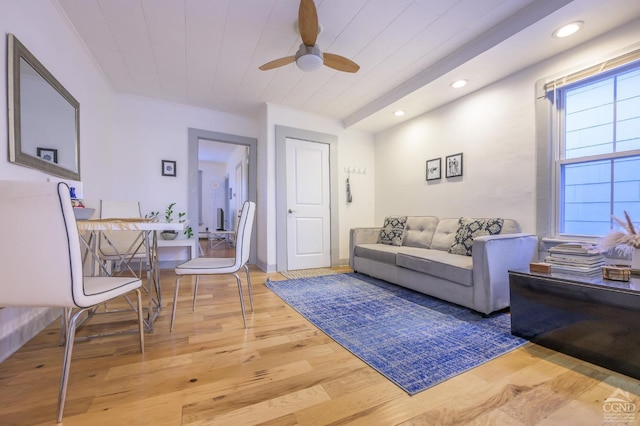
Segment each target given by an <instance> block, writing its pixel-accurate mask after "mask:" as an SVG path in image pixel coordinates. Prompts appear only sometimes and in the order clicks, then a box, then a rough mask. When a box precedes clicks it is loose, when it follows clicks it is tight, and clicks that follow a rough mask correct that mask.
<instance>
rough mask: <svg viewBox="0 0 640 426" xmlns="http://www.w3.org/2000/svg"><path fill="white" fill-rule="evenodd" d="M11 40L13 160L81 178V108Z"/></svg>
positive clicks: (10, 92)
mask: <svg viewBox="0 0 640 426" xmlns="http://www.w3.org/2000/svg"><path fill="white" fill-rule="evenodd" d="M7 37H8V39H7V45H8V46H7V77H8V81H7V88H8V97H7V100H8V110H9V120H8V121H9V161H10V162H12V163H16V164H20V165H23V166H26V167H31V168H34V169H38V170H40V171H43V172H45V173H49V174H52V175H55V176H59V177H62V178H66V179H72V180H80V104H79V103H78V101H77V100H76V99H75V98H74V97H73V96H71V94H70V93H69V92H68V91H67V90H66V89H65V88H64V87H63V86H62V85H61V84H60V82H58V80H56V78H55V77H54V76H53V75H52V74H51V73H50V72H49V71H47V69H46V68H45V67H44V65H42V64H41V63H40V61H38V60H37V59H36V57H35V56H33V55H32V54H31V52H29V50H27V48H26V47H25V46H24V45H23V44H22V43H20V41H19V40H18V39H17V38H16V37H15V36H14V35H13V34H8V36H7Z"/></svg>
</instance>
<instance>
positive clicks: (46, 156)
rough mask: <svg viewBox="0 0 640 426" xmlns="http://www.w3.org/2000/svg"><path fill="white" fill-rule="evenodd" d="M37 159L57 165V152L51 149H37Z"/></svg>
mask: <svg viewBox="0 0 640 426" xmlns="http://www.w3.org/2000/svg"><path fill="white" fill-rule="evenodd" d="M38 157H39V158H42V159H43V160H44V161H48V162H50V163H58V150H57V149H53V148H38Z"/></svg>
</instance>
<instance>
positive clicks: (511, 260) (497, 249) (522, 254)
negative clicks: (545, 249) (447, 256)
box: [472, 233, 538, 314]
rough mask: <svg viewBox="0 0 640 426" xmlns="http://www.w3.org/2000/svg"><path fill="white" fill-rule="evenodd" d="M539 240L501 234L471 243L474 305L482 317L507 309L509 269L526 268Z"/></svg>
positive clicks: (535, 251)
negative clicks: (482, 314)
mask: <svg viewBox="0 0 640 426" xmlns="http://www.w3.org/2000/svg"><path fill="white" fill-rule="evenodd" d="M537 253H538V237H536V236H535V235H531V234H524V233H518V234H500V235H486V236H482V237H476V238H475V239H474V240H473V249H472V257H473V292H474V294H473V298H474V301H473V304H474V306H475V307H476V310H477V311H479V312H482V313H484V314H490V313H491V312H494V311H497V310H500V309H503V308H506V307H507V306H509V304H510V300H509V273H508V271H509V270H512V269H526V268H528V267H529V263H531V262H533V261H535V259H536V257H537Z"/></svg>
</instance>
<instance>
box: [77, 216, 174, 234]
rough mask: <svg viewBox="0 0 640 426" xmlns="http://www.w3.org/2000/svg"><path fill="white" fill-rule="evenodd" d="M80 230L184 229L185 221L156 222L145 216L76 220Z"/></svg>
mask: <svg viewBox="0 0 640 426" xmlns="http://www.w3.org/2000/svg"><path fill="white" fill-rule="evenodd" d="M76 224H77V226H78V230H80V231H184V230H185V227H186V225H187V224H186V223H185V222H181V223H180V222H171V223H167V222H156V221H153V220H150V219H145V218H109V219H90V220H77V221H76Z"/></svg>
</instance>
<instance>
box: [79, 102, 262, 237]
mask: <svg viewBox="0 0 640 426" xmlns="http://www.w3.org/2000/svg"><path fill="white" fill-rule="evenodd" d="M115 110H116V112H115V117H114V123H113V126H114V129H113V133H114V136H113V141H112V142H111V149H112V152H113V156H114V167H113V169H114V174H113V176H112V177H111V180H110V182H111V188H110V194H109V196H112V197H119V198H123V197H125V199H133V200H139V201H140V202H141V203H142V206H143V210H147V209H148V210H161V211H163V210H164V208H165V207H166V205H167V204H169V203H170V202H173V201H175V202H176V203H177V204H176V208H177V209H178V210H179V211H186V209H187V158H188V150H187V145H188V140H187V137H188V134H187V133H188V129H189V128H190V127H192V128H197V129H202V130H210V131H216V132H221V133H230V134H234V135H239V136H247V137H254V138H255V137H256V136H257V125H256V121H255V120H251V119H248V118H245V117H240V116H237V115H233V114H227V113H224V112H220V111H212V110H207V109H202V108H195V107H189V106H185V105H181V104H174V103H170V102H164V101H159V100H156V99H150V98H143V97H139V96H129V95H118V96H116V106H115ZM162 160H172V161H176V162H177V165H176V171H177V173H176V174H177V176H176V177H170V176H162V173H161V162H162ZM86 192H87V189H86V188H85V193H86ZM85 198H87V195H85ZM196 226H197V224H196Z"/></svg>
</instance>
